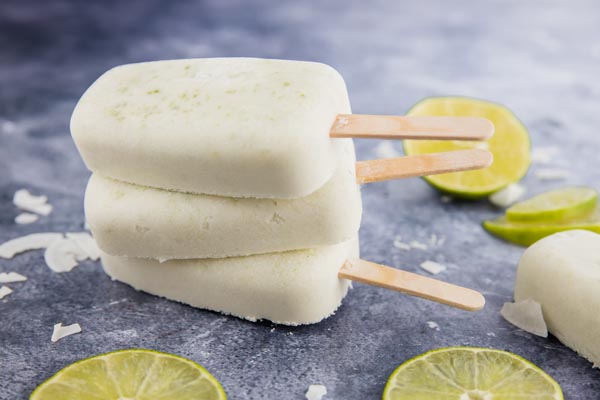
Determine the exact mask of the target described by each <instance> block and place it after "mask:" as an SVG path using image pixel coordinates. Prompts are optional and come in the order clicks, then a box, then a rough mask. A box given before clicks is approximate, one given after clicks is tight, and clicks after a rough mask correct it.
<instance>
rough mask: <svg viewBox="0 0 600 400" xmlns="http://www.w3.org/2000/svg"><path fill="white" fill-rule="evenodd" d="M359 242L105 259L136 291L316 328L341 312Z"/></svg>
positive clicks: (108, 268)
mask: <svg viewBox="0 0 600 400" xmlns="http://www.w3.org/2000/svg"><path fill="white" fill-rule="evenodd" d="M358 251H359V250H358V239H356V238H355V239H352V240H350V241H348V242H345V243H340V244H337V245H333V246H323V247H320V248H317V249H310V250H298V251H291V252H284V253H270V254H261V255H254V256H248V257H232V258H222V259H208V260H206V259H205V260H201V259H197V260H171V261H166V262H164V263H160V262H158V261H157V260H151V259H142V258H127V257H116V256H110V255H108V254H103V255H102V265H103V266H104V270H105V271H106V273H107V274H108V275H110V276H111V277H112V278H113V279H116V280H118V281H121V282H124V283H127V284H129V285H131V286H133V287H134V288H136V289H138V290H142V291H144V292H148V293H151V294H154V295H157V296H162V297H166V298H168V299H171V300H176V301H179V302H182V303H186V304H189V305H192V306H194V307H199V308H205V309H208V310H213V311H219V312H222V313H224V314H231V315H234V316H237V317H240V318H245V319H248V320H250V321H256V320H259V319H268V320H270V321H273V322H276V323H280V324H285V325H302V324H312V323H316V322H319V321H321V320H322V319H324V318H327V317H328V316H330V315H331V314H333V313H334V312H335V310H336V309H337V308H338V307H339V306H340V304H341V302H342V299H343V298H344V296H345V295H346V293H347V291H348V286H349V282H350V281H348V280H345V279H339V278H338V271H339V270H340V267H341V266H342V265H343V264H344V262H345V260H346V259H347V258H355V257H358Z"/></svg>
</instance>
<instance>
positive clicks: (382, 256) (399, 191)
mask: <svg viewBox="0 0 600 400" xmlns="http://www.w3.org/2000/svg"><path fill="white" fill-rule="evenodd" d="M36 3H37V4H36ZM25 4H28V5H25ZM211 56H258V57H273V58H290V59H302V60H317V61H322V62H326V63H329V64H331V65H333V66H335V67H336V68H337V69H338V70H339V71H340V72H341V73H342V75H343V76H344V77H345V78H346V80H347V83H348V88H349V91H350V95H351V99H352V102H353V108H354V111H355V112H359V113H379V114H399V113H403V112H404V111H405V110H406V109H407V108H408V107H409V106H410V105H412V104H413V103H415V102H416V101H418V100H420V99H421V98H423V97H425V96H432V95H467V96H475V97H480V98H485V99H490V100H494V101H497V102H500V103H503V104H506V105H508V106H509V107H511V108H512V109H513V110H514V111H515V112H516V113H517V115H518V116H519V117H520V118H521V119H522V120H523V121H524V123H525V124H526V125H527V126H528V127H529V128H530V131H531V135H532V140H533V146H534V148H535V147H540V146H556V147H558V148H559V149H560V151H559V154H558V155H557V156H556V159H555V161H554V162H553V166H554V167H559V168H565V169H568V170H569V171H570V172H571V177H570V178H569V179H568V180H566V181H563V182H541V181H539V180H537V179H536V178H535V176H534V172H535V171H536V169H541V168H543V167H544V166H541V165H533V167H532V170H531V171H530V173H529V174H528V176H527V177H526V179H525V184H526V185H527V187H528V190H529V192H530V193H536V192H540V191H542V190H545V189H549V188H551V187H556V186H559V185H563V184H566V183H583V184H588V185H592V186H595V187H596V188H599V185H600V184H598V182H599V178H600V168H598V159H597V155H598V153H599V150H600V136H599V135H598V132H597V130H598V126H600V113H599V112H598V104H599V101H600V80H599V79H598V71H600V6H599V5H598V3H597V2H595V1H592V0H590V1H571V2H562V1H548V2H536V1H532V2H523V1H518V0H510V1H487V2H483V1H456V2H449V1H444V0H437V1H421V2H383V1H380V2H369V3H367V2H361V1H358V0H355V1H331V2H321V3H318V2H316V1H315V2H313V3H312V4H311V3H308V2H305V3H299V2H288V1H277V2H275V1H273V2H267V1H263V2H254V3H252V4H251V2H244V1H241V0H239V1H222V2H220V1H217V0H215V1H212V2H191V1H180V2H159V1H158V0H151V1H128V2H118V1H106V2H103V3H100V2H87V1H79V2H78V1H75V0H73V1H65V0H56V1H52V2H50V1H38V2H24V1H19V0H4V1H2V2H0V242H3V241H5V240H7V239H10V238H13V237H17V236H21V235H23V234H26V233H30V232H42V231H80V230H82V228H83V209H82V197H83V191H84V188H85V184H86V180H87V177H88V172H87V171H86V170H85V167H84V165H83V163H82V162H81V160H80V158H79V157H78V154H77V152H76V149H75V147H74V145H73V143H72V142H71V139H70V136H69V134H68V122H69V117H70V113H71V111H72V108H73V106H74V105H75V102H76V101H77V99H78V97H79V96H80V95H81V94H82V93H83V91H84V90H85V88H86V87H87V86H89V85H90V84H91V83H92V82H93V80H94V79H95V78H96V77H97V76H99V75H100V74H101V73H102V72H103V71H105V70H106V69H108V68H110V67H112V66H114V65H117V64H123V63H127V62H135V61H143V60H156V59H167V58H183V57H211ZM377 145H378V142H375V141H373V142H369V141H363V142H361V143H359V144H358V150H359V157H360V158H373V157H375V156H376V155H377ZM397 150H399V146H397ZM22 187H25V188H29V189H30V190H32V191H33V192H34V193H36V194H46V195H48V196H49V198H50V202H51V203H52V204H53V205H54V206H55V211H54V212H53V213H52V214H51V215H50V216H48V217H44V218H41V220H40V221H38V222H37V223H34V224H31V225H26V226H17V225H15V224H14V222H13V219H14V217H15V216H16V215H17V213H18V211H17V209H16V208H15V207H14V206H13V205H12V202H11V198H12V195H13V193H14V191H15V190H17V189H19V188H22ZM363 198H364V206H365V212H364V222H363V227H362V229H361V240H362V244H361V247H362V253H363V257H364V258H366V259H369V260H372V261H376V262H382V263H386V264H390V265H393V266H397V267H402V268H405V269H407V270H410V271H417V272H422V271H419V268H418V267H417V266H418V264H420V263H421V262H422V261H424V260H427V259H432V260H437V261H440V262H443V263H445V264H447V265H449V269H448V270H447V271H445V272H443V273H442V274H440V275H438V277H439V278H441V279H444V280H447V281H450V282H454V283H458V284H462V285H466V286H469V287H473V288H475V289H478V290H481V291H482V292H484V293H485V295H486V297H487V302H488V303H487V306H486V308H485V309H484V310H483V311H481V312H478V313H467V312H463V311H458V310H454V309H450V308H448V307H445V306H441V305H438V304H434V303H429V302H426V301H424V300H420V299H415V298H410V297H407V296H403V295H400V294H398V293H393V292H388V291H384V290H379V289H375V288H370V287H367V286H364V285H355V289H354V290H352V291H351V293H350V294H349V296H348V298H347V299H346V301H345V302H344V305H343V306H342V307H341V309H340V310H339V312H338V313H337V314H336V315H335V316H334V317H332V318H330V319H328V320H326V321H325V322H323V323H321V324H318V325H315V326H308V327H300V328H293V329H290V328H285V327H279V326H272V325H270V324H268V323H259V324H253V323H250V322H245V321H241V320H238V319H235V318H227V317H223V316H221V315H219V314H216V313H211V312H206V311H202V310H196V309H192V308H190V307H186V306H183V305H180V304H177V303H174V302H169V301H165V300H161V299H158V298H155V297H152V296H149V295H146V294H142V293H138V292H136V291H134V290H133V289H130V288H129V287H127V286H125V285H123V284H119V283H114V282H111V281H110V279H108V278H107V277H106V276H105V275H104V274H103V272H102V271H101V268H100V267H99V265H98V264H95V263H91V262H85V263H83V264H82V265H81V266H80V267H79V268H77V269H75V270H74V271H72V272H70V273H66V274H53V273H52V272H50V271H49V270H48V268H46V267H45V264H44V261H43V255H42V254H41V252H32V253H28V254H24V255H21V256H18V257H16V258H14V259H13V260H2V259H0V272H6V271H17V272H20V273H22V274H24V275H26V276H28V277H29V280H28V281H27V282H24V283H15V284H12V285H11V286H12V288H13V289H14V293H13V294H11V295H10V296H8V297H6V298H5V299H4V300H2V301H0V316H1V321H2V323H1V324H0V398H2V399H21V398H26V397H27V396H28V394H29V393H30V392H31V390H32V389H33V388H35V386H36V385H37V384H38V383H40V382H41V381H42V380H43V379H45V378H47V377H49V376H51V375H52V374H53V373H54V372H56V371H58V370H59V369H60V368H62V367H64V366H66V365H68V364H69V363H71V362H73V361H75V360H78V359H80V358H83V357H88V356H91V355H94V354H98V353H102V352H107V351H111V350H115V349H120V348H128V347H146V348H153V349H158V350H163V351H168V352H173V353H177V354H180V355H182V356H185V357H189V358H191V359H193V360H195V361H197V362H199V363H201V364H203V365H204V366H206V367H207V368H208V369H209V370H210V371H211V372H212V373H213V374H214V375H215V376H216V377H217V378H218V379H219V380H220V381H221V382H222V383H223V385H224V387H225V390H226V391H227V392H228V394H229V396H230V398H231V399H260V398H269V399H275V398H277V399H303V398H304V393H305V391H306V389H307V387H308V385H310V384H315V383H320V384H324V385H326V386H327V389H328V392H329V393H328V395H327V397H326V399H338V400H339V399H349V400H350V399H363V400H366V399H376V398H379V397H380V395H381V392H382V390H383V386H384V384H385V381H386V380H387V377H388V376H389V374H390V373H391V372H392V371H393V369H394V368H395V367H396V366H397V365H398V364H400V363H402V362H403V361H405V360H406V359H407V358H409V357H411V356H414V355H416V354H419V353H421V352H424V351H426V350H429V349H432V348H437V347H442V346H452V345H472V346H489V347H494V348H500V349H507V350H510V351H513V352H515V353H517V354H520V355H522V356H524V357H526V358H528V359H530V360H531V361H533V362H534V363H536V364H537V365H539V366H540V367H542V368H543V369H545V370H546V371H547V372H549V373H550V374H551V375H552V376H554V377H555V378H556V379H557V380H558V382H559V383H560V384H561V385H562V387H563V389H564V391H565V394H566V397H567V398H568V399H586V400H587V399H596V398H600V395H599V394H598V393H600V379H599V378H600V376H599V375H598V371H597V370H594V369H592V367H591V364H590V363H588V362H587V361H585V360H583V359H582V358H579V357H578V356H577V355H576V354H575V353H574V352H572V351H571V350H569V349H568V348H566V347H564V346H562V345H561V344H560V343H559V342H558V341H557V340H556V339H554V338H549V339H542V338H538V337H534V336H532V335H530V334H527V333H525V332H523V331H520V330H519V329H516V328H515V327H513V326H511V325H509V324H508V323H506V322H505V321H504V320H503V319H502V318H501V317H500V315H499V310H500V307H501V305H502V304H503V303H504V302H506V301H510V299H511V295H512V288H513V282H514V276H515V266H516V263H517V261H518V259H519V256H520V255H521V253H522V249H521V248H519V247H516V246H512V245H509V244H505V243H503V242H500V241H498V240H496V239H494V238H492V237H490V236H488V235H486V234H485V233H484V232H483V231H482V229H481V228H480V222H481V221H482V220H483V219H485V218H489V217H493V216H495V215H497V214H498V213H499V211H498V210H495V209H494V208H493V207H491V206H490V205H488V204H487V203H485V202H480V203H461V202H452V203H443V202H441V201H440V196H439V194H437V193H435V192H434V191H433V190H432V189H430V188H429V187H428V186H427V185H426V184H425V183H424V182H423V181H421V180H418V179H412V180H405V181H402V182H387V183H378V184H371V185H368V186H366V187H365V188H364V189H363ZM431 234H436V235H437V236H438V237H445V238H446V242H445V243H444V244H443V245H442V246H439V247H430V249H429V250H427V251H422V250H412V251H410V252H403V251H401V250H398V249H395V248H394V247H393V246H392V242H393V240H394V237H395V236H396V235H400V236H402V237H403V238H404V239H405V240H411V239H416V240H419V241H422V242H426V241H427V240H428V239H429V237H430V235H431ZM427 321H435V322H437V323H438V324H439V326H440V330H439V331H436V330H434V329H430V328H429V327H428V325H427ZM56 322H63V323H65V324H70V323H74V322H78V323H80V324H81V326H82V327H83V333H82V334H80V335H76V336H71V337H69V338H66V339H64V340H62V341H60V342H58V343H55V344H53V343H51V342H50V335H51V333H52V325H53V324H54V323H56Z"/></svg>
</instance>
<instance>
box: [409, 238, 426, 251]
mask: <svg viewBox="0 0 600 400" xmlns="http://www.w3.org/2000/svg"><path fill="white" fill-rule="evenodd" d="M410 247H412V248H413V249H419V250H427V245H426V244H425V243H421V242H418V241H416V240H413V241H411V242H410Z"/></svg>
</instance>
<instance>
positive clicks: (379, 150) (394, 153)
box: [375, 140, 402, 158]
mask: <svg viewBox="0 0 600 400" xmlns="http://www.w3.org/2000/svg"><path fill="white" fill-rule="evenodd" d="M375 154H376V155H377V157H378V158H396V157H400V156H401V155H402V154H400V152H399V151H398V150H396V148H395V147H394V144H393V143H392V141H391V140H383V141H381V143H379V144H378V145H377V146H376V147H375Z"/></svg>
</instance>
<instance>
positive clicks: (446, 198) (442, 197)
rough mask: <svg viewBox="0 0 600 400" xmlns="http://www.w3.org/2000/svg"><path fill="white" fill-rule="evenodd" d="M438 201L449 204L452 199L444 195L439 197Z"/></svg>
mask: <svg viewBox="0 0 600 400" xmlns="http://www.w3.org/2000/svg"><path fill="white" fill-rule="evenodd" d="M440 201H441V202H442V203H450V202H451V201H452V197H450V196H446V195H444V196H441V197H440Z"/></svg>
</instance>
